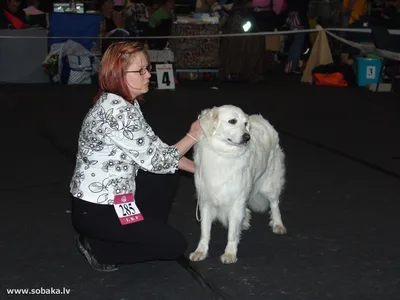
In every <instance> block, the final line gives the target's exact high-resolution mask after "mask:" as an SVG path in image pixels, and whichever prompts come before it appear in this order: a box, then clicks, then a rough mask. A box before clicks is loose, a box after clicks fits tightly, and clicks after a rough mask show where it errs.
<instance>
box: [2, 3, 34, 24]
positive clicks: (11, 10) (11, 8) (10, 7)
mask: <svg viewBox="0 0 400 300" xmlns="http://www.w3.org/2000/svg"><path fill="white" fill-rule="evenodd" d="M2 1H3V3H2V4H3V5H2V7H4V10H3V11H2V13H3V16H2V18H0V28H1V29H24V28H27V27H29V24H28V21H27V20H26V14H25V12H24V11H23V9H22V8H21V1H20V0H2Z"/></svg>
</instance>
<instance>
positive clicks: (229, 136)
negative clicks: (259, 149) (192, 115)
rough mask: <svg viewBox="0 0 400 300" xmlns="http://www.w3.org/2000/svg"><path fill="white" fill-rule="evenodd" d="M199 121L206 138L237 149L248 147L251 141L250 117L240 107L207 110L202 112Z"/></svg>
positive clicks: (229, 106)
mask: <svg viewBox="0 0 400 300" xmlns="http://www.w3.org/2000/svg"><path fill="white" fill-rule="evenodd" d="M199 119H200V126H201V128H202V129H203V132H204V135H205V136H206V137H212V138H213V139H217V140H218V141H219V142H221V143H224V144H227V145H230V146H237V147H239V146H240V147H243V146H246V145H248V143H249V141H250V138H251V136H250V132H249V131H250V124H249V116H248V115H246V114H245V113H244V112H243V111H242V110H241V109H240V108H239V107H236V106H233V105H223V106H220V107H214V108H211V109H206V110H203V111H202V112H201V114H200V116H199Z"/></svg>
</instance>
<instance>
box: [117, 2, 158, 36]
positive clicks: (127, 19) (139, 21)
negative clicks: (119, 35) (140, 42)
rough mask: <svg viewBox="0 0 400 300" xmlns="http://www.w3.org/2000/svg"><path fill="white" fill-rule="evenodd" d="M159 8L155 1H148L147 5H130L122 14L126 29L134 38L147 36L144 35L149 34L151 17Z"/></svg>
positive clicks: (139, 3)
mask: <svg viewBox="0 0 400 300" xmlns="http://www.w3.org/2000/svg"><path fill="white" fill-rule="evenodd" d="M129 3H130V2H129ZM159 8H160V5H159V3H156V2H155V1H154V0H147V1H146V2H145V3H143V2H137V3H130V5H127V6H126V7H125V8H124V9H123V10H122V12H121V14H122V18H123V20H124V23H125V29H126V30H127V31H128V32H129V33H130V34H131V35H132V36H139V35H145V34H143V33H144V31H146V32H147V29H146V28H147V27H148V22H149V17H150V16H151V15H152V14H153V13H154V12H155V11H156V10H157V9H159ZM144 27H145V28H144Z"/></svg>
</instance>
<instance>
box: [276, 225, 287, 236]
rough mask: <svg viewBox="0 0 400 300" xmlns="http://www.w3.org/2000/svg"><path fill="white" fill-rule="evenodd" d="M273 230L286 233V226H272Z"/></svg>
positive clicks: (277, 232)
mask: <svg viewBox="0 0 400 300" xmlns="http://www.w3.org/2000/svg"><path fill="white" fill-rule="evenodd" d="M272 231H273V233H275V234H286V232H287V231H286V228H285V226H283V225H274V227H272Z"/></svg>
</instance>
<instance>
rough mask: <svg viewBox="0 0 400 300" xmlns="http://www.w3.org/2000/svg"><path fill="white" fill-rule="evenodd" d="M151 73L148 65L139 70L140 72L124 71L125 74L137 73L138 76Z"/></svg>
mask: <svg viewBox="0 0 400 300" xmlns="http://www.w3.org/2000/svg"><path fill="white" fill-rule="evenodd" d="M150 71H151V65H148V66H147V67H146V68H141V69H140V70H137V71H126V73H139V74H140V75H142V76H143V75H145V74H146V72H149V73H150Z"/></svg>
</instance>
